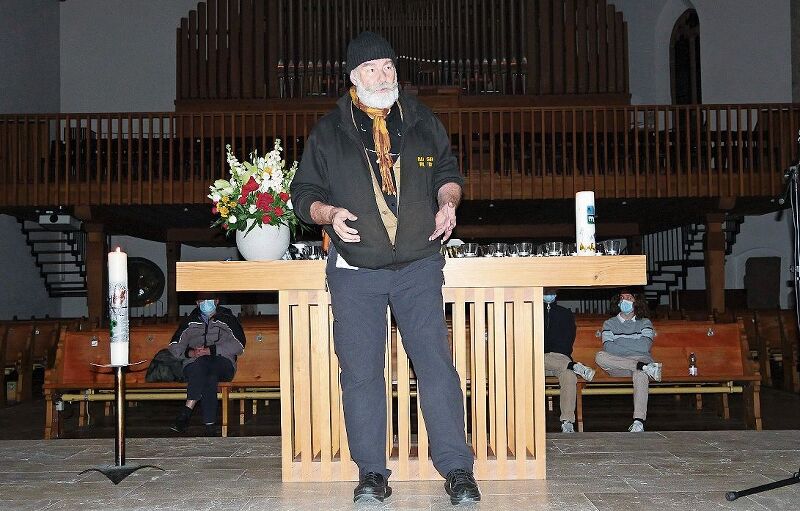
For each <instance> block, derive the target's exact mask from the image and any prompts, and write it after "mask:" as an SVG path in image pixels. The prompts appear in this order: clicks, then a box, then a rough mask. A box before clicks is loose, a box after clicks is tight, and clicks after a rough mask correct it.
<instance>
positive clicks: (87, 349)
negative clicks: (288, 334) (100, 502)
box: [44, 320, 279, 438]
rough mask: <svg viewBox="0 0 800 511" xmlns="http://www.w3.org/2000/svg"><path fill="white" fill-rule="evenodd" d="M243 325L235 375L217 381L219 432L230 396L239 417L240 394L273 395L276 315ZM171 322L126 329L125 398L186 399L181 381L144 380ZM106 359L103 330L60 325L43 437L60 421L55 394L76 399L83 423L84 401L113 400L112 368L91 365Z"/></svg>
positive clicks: (47, 376) (225, 421) (245, 396)
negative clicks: (241, 350)
mask: <svg viewBox="0 0 800 511" xmlns="http://www.w3.org/2000/svg"><path fill="white" fill-rule="evenodd" d="M243 326H244V329H245V337H246V338H247V340H248V342H247V344H246V347H245V352H244V354H243V355H242V356H240V357H239V359H238V361H237V371H236V375H235V377H234V380H233V381H232V382H221V383H220V384H219V395H218V398H219V399H221V401H222V433H223V436H227V433H228V416H229V405H230V401H231V400H232V399H238V400H240V407H241V408H240V421H241V422H243V418H244V400H246V399H276V398H277V397H278V392H277V389H278V387H279V381H278V375H279V368H278V333H277V320H275V321H273V322H269V321H265V322H245V324H244V325H243ZM176 328H177V324H164V325H146V326H142V327H136V328H132V329H131V330H130V355H129V360H130V362H131V363H133V364H136V365H134V366H132V367H131V368H130V370H129V371H128V373H127V377H126V385H127V395H126V399H127V400H128V401H149V400H185V399H186V385H185V384H184V383H179V382H167V383H150V382H147V381H145V376H146V374H147V367H148V366H149V364H150V361H151V360H152V359H153V357H154V356H155V354H156V353H157V352H158V351H159V350H161V349H163V348H165V347H166V346H167V345H168V344H169V341H170V339H171V338H172V335H173V333H174V332H175V330H176ZM108 361H109V339H108V331H107V330H99V329H97V330H84V331H80V332H77V331H68V330H66V329H62V330H61V332H60V339H59V343H58V349H57V353H56V361H55V364H54V367H53V368H52V369H49V370H47V371H46V373H45V385H44V394H45V401H46V418H45V438H54V437H57V436H58V435H59V431H60V426H61V425H60V423H59V415H58V412H57V411H56V402H57V401H58V400H59V399H61V400H62V401H77V402H79V403H80V411H79V420H78V425H79V427H80V426H83V425H84V423H85V416H86V405H87V403H89V402H92V401H102V402H107V403H110V402H111V401H112V400H113V388H114V377H113V374H112V372H111V370H110V369H103V368H98V367H96V366H93V365H92V364H107V363H108ZM139 362H141V363H139ZM137 363H138V364H137ZM107 409H108V408H107Z"/></svg>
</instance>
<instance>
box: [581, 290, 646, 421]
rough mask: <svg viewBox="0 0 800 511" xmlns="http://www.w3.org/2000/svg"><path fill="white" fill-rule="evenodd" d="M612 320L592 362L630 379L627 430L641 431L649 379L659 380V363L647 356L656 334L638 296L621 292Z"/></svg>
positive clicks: (639, 295)
mask: <svg viewBox="0 0 800 511" xmlns="http://www.w3.org/2000/svg"><path fill="white" fill-rule="evenodd" d="M611 303H612V305H611V309H612V312H615V313H617V314H616V315H615V316H614V317H613V318H610V319H607V320H606V321H605V323H603V335H602V340H603V349H602V350H601V351H599V352H597V356H596V357H595V361H596V362H597V365H598V366H600V367H601V368H603V370H604V371H605V372H607V373H608V374H609V375H611V376H632V378H633V423H632V424H631V425H630V427H629V428H628V431H631V432H639V431H644V423H645V420H646V419H647V395H648V387H649V379H648V378H652V379H653V380H655V381H661V364H660V363H657V362H654V361H653V357H652V356H651V355H650V347H651V346H652V345H653V337H654V336H655V331H654V330H653V324H652V323H651V322H650V320H649V319H647V317H646V316H647V302H646V301H645V300H644V297H643V296H642V295H641V294H636V295H634V294H633V293H631V291H630V290H627V289H626V290H623V291H621V292H620V293H619V294H618V295H616V296H614V298H612V300H611Z"/></svg>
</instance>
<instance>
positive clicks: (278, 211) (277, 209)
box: [275, 206, 283, 217]
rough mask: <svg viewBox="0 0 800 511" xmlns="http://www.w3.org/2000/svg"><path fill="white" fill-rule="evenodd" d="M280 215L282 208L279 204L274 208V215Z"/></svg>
mask: <svg viewBox="0 0 800 511" xmlns="http://www.w3.org/2000/svg"><path fill="white" fill-rule="evenodd" d="M282 215H283V208H282V207H280V206H277V207H276V208H275V216H277V217H279V216H282Z"/></svg>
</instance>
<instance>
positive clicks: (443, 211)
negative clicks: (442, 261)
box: [428, 202, 456, 242]
mask: <svg viewBox="0 0 800 511" xmlns="http://www.w3.org/2000/svg"><path fill="white" fill-rule="evenodd" d="M455 227H456V208H455V206H453V203H452V202H448V203H447V204H444V205H443V206H442V207H441V208H439V212H438V213H436V229H435V230H434V231H433V234H431V236H430V238H428V241H433V240H435V239H436V238H438V237H439V236H442V235H444V236H442V242H445V241H447V239H448V238H450V235H451V234H452V233H453V229H455Z"/></svg>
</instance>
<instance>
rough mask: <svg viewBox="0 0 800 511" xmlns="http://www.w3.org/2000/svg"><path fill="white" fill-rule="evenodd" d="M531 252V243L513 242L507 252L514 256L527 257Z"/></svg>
mask: <svg viewBox="0 0 800 511" xmlns="http://www.w3.org/2000/svg"><path fill="white" fill-rule="evenodd" d="M532 253H533V243H527V242H522V243H514V245H513V246H512V247H511V249H510V250H509V254H510V255H512V256H515V257H529V256H530V255H531V254H532Z"/></svg>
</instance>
